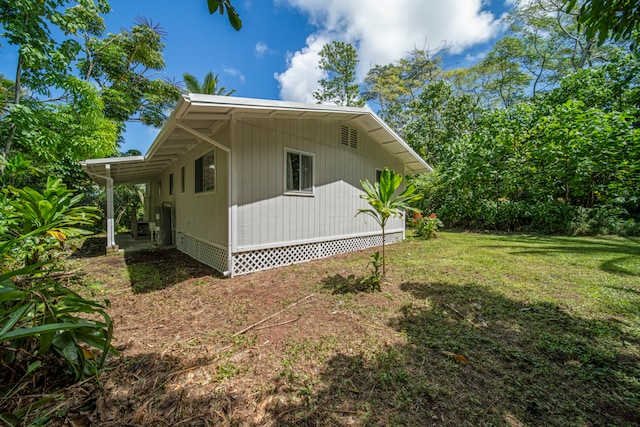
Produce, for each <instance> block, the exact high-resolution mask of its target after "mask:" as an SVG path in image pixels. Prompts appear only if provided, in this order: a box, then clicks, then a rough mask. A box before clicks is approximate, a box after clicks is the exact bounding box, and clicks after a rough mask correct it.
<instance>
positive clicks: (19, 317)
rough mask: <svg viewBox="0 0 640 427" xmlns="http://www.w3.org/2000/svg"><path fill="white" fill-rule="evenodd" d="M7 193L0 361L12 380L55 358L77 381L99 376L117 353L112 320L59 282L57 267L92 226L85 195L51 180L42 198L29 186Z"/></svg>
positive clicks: (0, 255) (0, 238) (0, 249)
mask: <svg viewBox="0 0 640 427" xmlns="http://www.w3.org/2000/svg"><path fill="white" fill-rule="evenodd" d="M10 193H11V194H10V195H9V194H4V195H3V197H2V198H1V199H0V203H2V205H1V206H0V215H1V216H2V219H3V222H4V223H5V226H4V227H2V228H0V259H2V266H3V268H2V273H1V274H0V325H2V326H1V328H0V361H1V362H2V363H3V365H4V366H8V367H10V368H11V371H12V372H14V373H20V372H26V373H30V372H32V371H33V370H34V369H35V368H36V367H37V366H39V364H40V362H41V361H43V360H47V358H48V357H51V356H53V357H56V358H58V359H60V360H63V361H65V362H66V364H67V366H68V367H69V369H70V371H72V372H73V373H74V374H75V377H76V379H79V378H80V377H82V376H83V375H91V374H95V373H96V372H97V370H98V369H100V368H102V367H103V366H104V363H105V358H106V356H107V354H108V353H109V352H111V353H113V354H116V351H115V349H114V348H113V347H112V346H111V345H110V341H111V337H112V332H113V325H112V322H111V319H110V318H109V316H108V314H107V313H106V311H105V305H103V304H100V303H98V302H97V301H92V300H88V299H85V298H83V297H82V296H80V295H79V294H78V293H76V292H74V291H72V290H71V289H68V288H67V287H66V286H65V285H63V284H62V283H61V282H59V281H57V280H56V276H55V273H56V270H55V268H54V265H53V263H54V260H55V259H56V254H57V253H59V250H60V249H61V247H62V244H63V243H64V241H65V240H66V239H67V238H68V237H72V236H76V235H78V234H83V233H86V231H84V230H82V229H80V228H78V225H90V224H91V223H92V221H93V219H94V218H95V217H96V215H95V208H92V207H85V206H80V205H79V204H78V203H79V202H80V199H81V198H82V196H81V195H77V196H74V195H73V194H72V192H71V191H70V190H68V189H67V188H66V186H65V185H64V184H63V183H62V181H60V180H58V179H53V178H49V179H48V180H47V185H46V189H45V190H44V191H43V192H42V193H39V192H37V191H35V190H33V189H31V188H28V187H26V188H24V189H20V190H19V189H15V188H11V189H10ZM106 304H107V305H108V302H107V303H106ZM95 319H100V320H95ZM91 347H93V348H97V349H98V350H99V351H100V352H101V353H102V354H101V356H100V357H97V356H96V355H94V353H93V352H92V351H90V350H89V349H90V348H91Z"/></svg>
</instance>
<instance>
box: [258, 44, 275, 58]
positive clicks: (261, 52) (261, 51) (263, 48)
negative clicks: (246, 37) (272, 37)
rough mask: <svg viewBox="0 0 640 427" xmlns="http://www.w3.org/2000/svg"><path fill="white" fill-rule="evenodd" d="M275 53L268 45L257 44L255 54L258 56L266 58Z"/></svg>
mask: <svg viewBox="0 0 640 427" xmlns="http://www.w3.org/2000/svg"><path fill="white" fill-rule="evenodd" d="M274 52H275V51H274V50H273V49H271V48H270V47H269V46H268V45H267V44H266V43H263V42H258V43H256V48H255V54H256V56H265V55H266V54H268V53H274Z"/></svg>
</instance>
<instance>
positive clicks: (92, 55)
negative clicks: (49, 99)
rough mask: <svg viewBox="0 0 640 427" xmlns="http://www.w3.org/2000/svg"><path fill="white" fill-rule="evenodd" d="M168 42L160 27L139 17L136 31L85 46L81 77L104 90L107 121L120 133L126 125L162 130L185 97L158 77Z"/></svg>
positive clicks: (134, 26)
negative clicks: (181, 99) (167, 119)
mask: <svg viewBox="0 0 640 427" xmlns="http://www.w3.org/2000/svg"><path fill="white" fill-rule="evenodd" d="M165 36H166V33H165V32H164V30H163V29H162V27H161V26H160V25H158V24H154V23H153V22H152V21H151V20H147V19H145V18H142V17H138V18H137V19H136V23H135V24H134V25H133V27H132V28H131V30H122V31H121V32H120V33H118V34H109V35H108V36H107V37H106V38H104V39H102V38H99V37H92V38H88V40H87V42H86V44H85V46H84V49H85V56H84V58H81V59H80V61H79V68H80V72H81V74H82V76H83V78H84V79H85V80H86V81H90V82H93V83H95V84H96V85H97V86H98V87H99V88H100V96H101V98H102V99H103V101H104V104H105V115H106V117H107V118H110V119H113V120H115V121H116V122H117V123H118V124H119V128H120V130H122V129H123V124H124V123H125V122H127V121H138V122H141V123H143V124H145V125H150V126H155V127H160V126H162V125H163V124H164V121H165V120H166V118H167V111H170V110H171V109H172V108H173V107H174V105H175V103H176V102H177V101H178V98H179V97H180V89H179V88H178V85H177V84H175V83H173V82H171V81H168V80H167V79H166V78H164V77H162V76H160V77H158V76H157V75H158V74H159V73H160V72H161V71H162V70H163V69H164V67H165V62H164V57H163V50H164V47H165V44H164V42H163V38H164V37H165Z"/></svg>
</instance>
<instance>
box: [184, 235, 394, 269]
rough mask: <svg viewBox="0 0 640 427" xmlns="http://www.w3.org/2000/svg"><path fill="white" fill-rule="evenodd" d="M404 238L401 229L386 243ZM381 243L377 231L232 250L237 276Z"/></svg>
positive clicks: (390, 236)
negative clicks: (234, 251)
mask: <svg viewBox="0 0 640 427" xmlns="http://www.w3.org/2000/svg"><path fill="white" fill-rule="evenodd" d="M401 240H402V232H397V233H390V234H387V243H397V242H400V241H401ZM380 245H382V236H381V235H377V236H362V237H351V238H348V239H340V240H330V241H326V242H317V243H308V244H302V245H292V246H283V247H279V248H268V249H260V250H255V251H247V252H237V253H234V254H232V257H233V275H234V276H237V275H240V274H248V273H253V272H255V271H261V270H268V269H270V268H275V267H281V266H285V265H291V264H299V263H302V262H306V261H311V260H314V259H320V258H326V257H330V256H333V255H338V254H343V253H346V252H352V251H358V250H360V249H366V248H370V247H373V246H380ZM178 249H179V247H178ZM194 258H195V257H194ZM203 262H204V261H203ZM214 268H215V267H214Z"/></svg>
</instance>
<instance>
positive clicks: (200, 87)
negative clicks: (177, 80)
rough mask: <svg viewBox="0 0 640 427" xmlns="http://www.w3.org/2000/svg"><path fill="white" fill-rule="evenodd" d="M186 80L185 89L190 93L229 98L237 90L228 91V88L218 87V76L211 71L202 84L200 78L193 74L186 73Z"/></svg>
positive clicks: (184, 75)
mask: <svg viewBox="0 0 640 427" xmlns="http://www.w3.org/2000/svg"><path fill="white" fill-rule="evenodd" d="M182 78H183V79H184V84H185V89H186V90H187V92H188V93H204V94H207V95H225V96H229V95H232V94H234V93H235V89H232V90H227V88H226V87H224V86H222V87H218V75H217V74H216V75H215V76H214V75H213V72H211V71H209V72H208V73H207V74H206V75H205V76H204V79H203V80H202V84H200V82H199V81H198V78H197V77H195V76H194V75H193V74H189V73H184V74H183V75H182Z"/></svg>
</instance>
